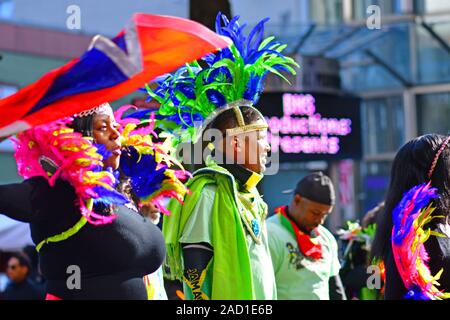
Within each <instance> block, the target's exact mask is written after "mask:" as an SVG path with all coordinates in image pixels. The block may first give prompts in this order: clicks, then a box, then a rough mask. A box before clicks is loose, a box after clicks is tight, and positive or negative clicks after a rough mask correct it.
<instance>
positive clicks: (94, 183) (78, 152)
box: [14, 118, 129, 225]
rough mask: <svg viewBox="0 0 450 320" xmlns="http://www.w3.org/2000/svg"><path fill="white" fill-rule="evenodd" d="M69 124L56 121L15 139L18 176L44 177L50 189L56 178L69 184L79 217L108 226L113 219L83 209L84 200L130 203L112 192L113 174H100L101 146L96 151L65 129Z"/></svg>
mask: <svg viewBox="0 0 450 320" xmlns="http://www.w3.org/2000/svg"><path fill="white" fill-rule="evenodd" d="M71 121H72V119H71V118H66V119H62V120H58V121H55V122H52V123H50V124H47V125H41V126H36V127H34V128H32V129H29V130H27V131H24V132H22V133H20V134H18V135H17V139H15V140H14V141H15V149H16V152H15V155H14V156H15V158H16V161H17V166H18V171H19V174H20V175H21V176H23V177H24V178H25V179H28V178H31V177H35V176H41V177H44V178H46V179H47V180H48V183H49V185H50V186H53V185H54V184H55V182H56V180H57V179H58V178H61V179H63V180H66V181H68V182H69V183H70V184H71V185H72V186H73V188H74V189H75V193H76V195H77V197H78V204H79V206H80V210H81V214H82V215H83V216H84V217H85V218H86V220H87V221H88V222H89V223H91V224H94V225H100V224H106V223H111V222H112V221H113V219H114V216H105V215H99V214H97V213H95V212H93V211H92V210H90V209H88V207H87V206H86V202H87V200H89V199H94V201H96V202H102V203H104V204H107V205H111V204H116V205H120V204H125V203H127V202H128V201H129V200H128V199H127V198H126V197H125V196H123V195H122V194H121V193H119V192H117V191H116V190H115V189H114V187H115V185H116V184H117V180H116V177H115V176H114V174H113V172H112V171H111V170H110V171H105V170H103V163H102V160H103V158H104V157H107V152H106V150H105V148H104V146H100V147H96V146H94V145H93V143H92V141H91V140H89V139H87V138H84V137H82V135H81V133H78V132H74V131H73V129H70V128H68V127H67V126H66V125H67V124H68V123H70V122H71ZM102 154H103V155H102ZM43 162H46V163H47V166H48V164H50V166H51V167H52V168H53V172H51V173H50V172H49V171H48V170H44V167H45V166H42V163H43Z"/></svg>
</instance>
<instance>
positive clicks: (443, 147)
mask: <svg viewBox="0 0 450 320" xmlns="http://www.w3.org/2000/svg"><path fill="white" fill-rule="evenodd" d="M449 142H450V136H449V137H447V139H445V141H444V142H443V143H442V145H441V147H440V148H439V150H438V152H437V153H436V156H435V157H434V160H433V163H432V164H431V168H430V171H428V178H429V179H431V176H432V174H433V171H434V168H435V167H436V164H437V162H438V160H439V157H440V156H441V153H442V152H443V151H444V149H445V147H447V145H448V143H449Z"/></svg>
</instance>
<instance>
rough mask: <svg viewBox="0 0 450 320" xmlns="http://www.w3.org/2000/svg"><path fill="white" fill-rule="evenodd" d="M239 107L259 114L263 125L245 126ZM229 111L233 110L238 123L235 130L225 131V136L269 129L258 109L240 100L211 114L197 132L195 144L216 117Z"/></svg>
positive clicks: (250, 103)
mask: <svg viewBox="0 0 450 320" xmlns="http://www.w3.org/2000/svg"><path fill="white" fill-rule="evenodd" d="M241 106H245V107H250V108H252V109H253V110H255V111H256V112H257V113H258V114H259V116H260V117H261V119H262V120H263V121H264V123H252V124H245V121H244V117H243V115H242V112H241V109H239V107H241ZM230 109H233V111H234V114H235V116H236V120H237V122H238V126H237V127H236V128H230V129H227V130H226V134H227V135H229V136H234V135H238V134H241V133H248V132H252V131H258V130H266V129H268V128H269V126H268V124H267V122H266V120H265V118H264V116H263V115H262V113H261V112H260V111H259V110H258V109H256V108H255V107H254V106H253V103H252V102H251V101H249V100H245V99H241V100H236V101H234V102H231V103H229V104H227V105H226V106H225V107H221V108H217V109H216V110H214V111H213V112H211V113H210V114H209V116H208V117H207V118H206V119H205V121H203V123H202V125H201V127H200V128H199V130H198V131H197V132H198V135H197V137H196V140H195V142H197V141H198V140H199V139H200V137H202V135H203V131H204V130H205V129H206V127H207V126H208V125H209V124H210V123H211V122H212V121H213V120H214V119H215V118H216V117H218V116H219V115H220V114H222V113H223V112H225V111H227V110H230Z"/></svg>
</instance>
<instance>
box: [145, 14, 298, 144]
mask: <svg viewBox="0 0 450 320" xmlns="http://www.w3.org/2000/svg"><path fill="white" fill-rule="evenodd" d="M238 19H239V17H238V16H236V17H234V18H233V19H231V21H228V19H227V18H226V16H225V15H222V14H220V13H219V14H218V16H217V18H216V32H217V33H218V34H220V35H222V36H226V37H229V38H231V40H232V42H233V44H232V45H231V46H230V47H229V48H225V49H222V50H221V51H219V52H218V53H216V54H209V55H207V56H206V57H204V58H203V61H204V64H205V65H206V67H201V66H200V64H199V63H197V62H194V63H191V64H187V65H186V66H184V67H182V68H179V69H178V70H177V71H176V72H174V73H173V74H169V75H166V76H164V77H160V78H159V79H158V80H157V81H156V84H157V85H158V86H157V88H156V89H154V90H152V89H150V87H149V86H146V89H147V92H148V94H149V95H150V98H151V99H155V100H157V101H158V102H159V103H160V104H161V107H160V109H159V111H158V113H157V119H158V127H161V128H162V129H164V130H166V131H168V132H171V133H176V135H177V137H178V140H176V142H185V141H192V140H194V141H195V140H196V138H198V136H199V131H201V130H202V128H204V126H205V123H208V120H209V119H212V118H213V116H214V114H215V112H217V111H218V110H219V109H220V108H224V107H225V106H226V105H227V104H230V103H232V102H236V101H239V100H247V101H250V102H251V103H252V104H256V103H257V102H258V100H259V97H260V94H261V93H262V91H263V81H264V79H265V77H266V75H267V74H268V73H273V74H276V75H278V76H279V77H281V78H283V79H285V78H284V76H283V75H282V74H281V71H287V72H290V73H291V74H295V73H296V72H295V70H294V68H293V67H298V64H297V63H296V62H295V61H294V60H293V59H292V58H290V57H286V56H284V55H283V54H282V53H281V52H282V51H283V50H284V49H285V48H286V45H283V44H281V43H279V42H276V41H274V37H268V38H266V39H264V40H263V35H264V24H265V23H266V22H267V21H268V18H266V19H264V20H262V21H261V22H259V23H258V24H257V25H256V26H255V27H254V28H253V30H251V32H250V34H249V35H248V37H246V35H245V34H244V28H245V25H243V26H240V25H239V23H238ZM285 80H286V79H285ZM286 81H287V80H286Z"/></svg>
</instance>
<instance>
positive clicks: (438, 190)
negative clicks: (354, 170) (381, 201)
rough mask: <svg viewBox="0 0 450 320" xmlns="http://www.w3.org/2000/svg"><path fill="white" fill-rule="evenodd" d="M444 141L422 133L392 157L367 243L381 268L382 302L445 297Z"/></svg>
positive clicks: (448, 248) (449, 278) (447, 206)
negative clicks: (383, 273)
mask: <svg viewBox="0 0 450 320" xmlns="http://www.w3.org/2000/svg"><path fill="white" fill-rule="evenodd" d="M449 142H450V137H447V136H442V135H438V134H426V135H423V136H420V137H418V138H415V139H413V140H411V141H409V142H407V143H406V144H405V145H404V146H403V147H402V148H401V149H400V150H399V151H398V152H397V155H396V156H395V159H394V162H393V164H392V170H391V181H390V185H389V190H388V193H387V197H386V207H385V211H384V214H381V215H379V217H378V220H377V231H376V234H375V239H374V243H373V245H372V253H373V255H374V256H375V257H377V258H381V259H383V261H384V265H385V270H386V285H385V299H388V300H393V299H394V300H398V299H419V300H422V299H424V300H429V299H444V298H449V297H450V293H449V292H450V241H449V236H450V226H449V221H448V216H449V213H450V170H449V168H450V146H449Z"/></svg>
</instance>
